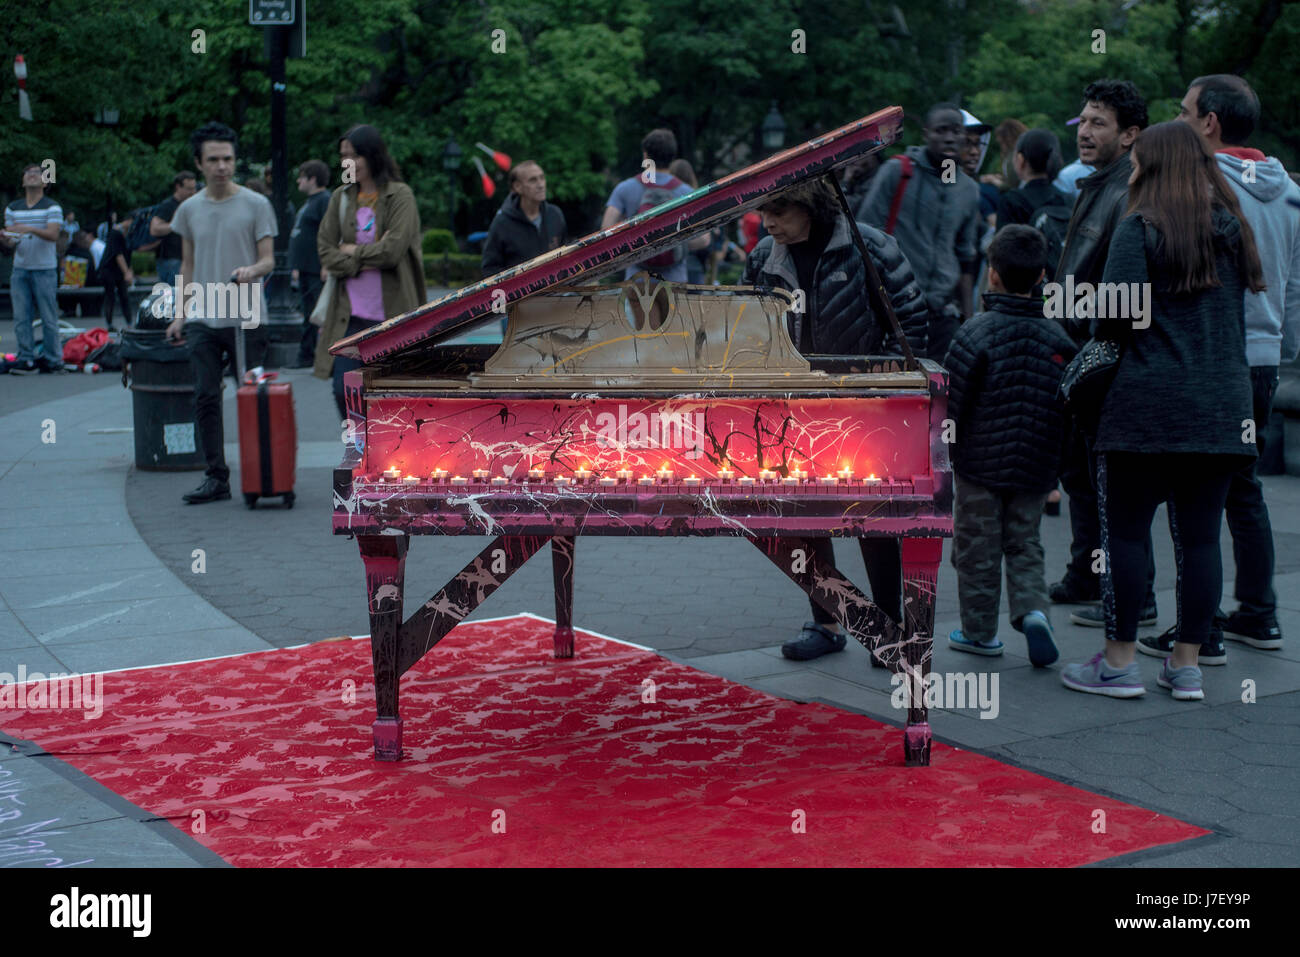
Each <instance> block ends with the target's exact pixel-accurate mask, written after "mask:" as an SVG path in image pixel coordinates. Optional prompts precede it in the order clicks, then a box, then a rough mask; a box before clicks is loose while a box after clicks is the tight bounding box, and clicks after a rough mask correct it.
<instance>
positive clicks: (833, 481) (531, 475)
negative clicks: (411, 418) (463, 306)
mask: <svg viewBox="0 0 1300 957" xmlns="http://www.w3.org/2000/svg"><path fill="white" fill-rule="evenodd" d="M471 475H472V478H466V477H464V476H462V475H449V474H448V472H447V470H446V469H434V470H433V473H432V475H431V476H430V478H431V480H432V481H434V482H449V483H450V484H452V485H469V484H470V483H471V482H473V483H474V484H477V485H488V484H491V485H509V484H510V481H511V480H510V479H508V478H506V477H505V476H502V475H495V476H490V475H489V473H488V470H487V469H475V470H474V471H473V472H472V473H471ZM383 476H384V480H385V481H388V482H401V483H402V484H403V485H418V484H420V483H421V482H423V481H425V479H424V478H423V477H421V476H418V475H402V472H401V470H400V469H398V468H389V469H385V470H384V472H383ZM593 477H594V476H593V473H592V472H591V470H590V469H587V468H580V469H577V470H575V471H574V473H573V477H572V478H569V477H568V476H564V475H555V474H552V476H551V482H552V483H553V484H555V485H588V484H592V479H593ZM546 478H547V475H546V472H545V471H544V470H543V469H529V470H528V481H530V482H543V481H546ZM675 478H676V473H674V472H673V470H672V469H670V468H668V466H666V465H665V466H664V467H663V468H661V469H659V470H658V471H656V472H655V473H654V475H642V476H641V477H640V478H639V479H638V478H635V477H634V476H633V474H632V470H631V469H627V468H622V469H619V470H618V471H617V472H615V473H614V476H613V477H610V476H602V477H600V478H599V479H596V481H595V483H594V484H596V485H603V486H611V485H630V484H632V483H633V482H634V481H635V483H636V484H637V485H656V484H663V483H668V482H672V481H674V480H675ZM717 478H718V480H719V481H721V482H723V483H727V482H735V483H736V484H738V485H754V484H759V483H769V484H780V485H798V484H800V483H802V482H809V481H812V479H811V478H810V477H809V475H808V472H807V471H806V470H804V469H798V468H795V469H791V470H790V474H789V475H786V476H784V477H783V476H782V475H781V474H780V473H779V472H777V471H775V470H774V469H760V470H759V473H758V478H757V479H754V478H753V477H752V476H749V475H742V476H740V477H739V478H737V477H736V472H735V470H734V469H728V468H723V469H718V476H717ZM703 481H704V480H703V479H701V478H699V477H698V476H695V475H688V476H686V477H685V478H683V479H682V480H681V482H682V484H684V485H700V484H702V483H703ZM852 481H854V477H853V470H852V469H850V468H847V467H845V468H842V469H840V470H839V471H838V472H836V473H835V474H833V475H819V476H817V478H816V482H817V483H818V484H820V485H838V484H839V483H841V482H844V483H846V484H847V483H849V482H852ZM857 481H859V482H862V483H865V484H869V485H870V484H875V483H877V482H880V481H881V479H879V478H877V477H876V476H875V475H874V474H872V475H868V476H866V477H865V478H859V479H857Z"/></svg>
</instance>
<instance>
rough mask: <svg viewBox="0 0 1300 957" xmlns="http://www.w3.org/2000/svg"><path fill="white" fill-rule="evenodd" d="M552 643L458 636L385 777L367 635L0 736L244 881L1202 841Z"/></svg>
mask: <svg viewBox="0 0 1300 957" xmlns="http://www.w3.org/2000/svg"><path fill="white" fill-rule="evenodd" d="M550 635H551V626H550V625H549V624H548V623H545V622H543V621H540V620H538V619H535V618H529V617H516V618H509V619H504V620H498V621H493V622H479V623H470V624H464V625H461V626H460V627H459V628H457V629H456V630H455V631H454V632H452V633H451V634H450V635H449V636H448V637H447V638H446V639H444V640H443V642H442V643H441V644H440V645H439V646H438V648H437V649H436V650H435V651H434V652H433V653H432V654H431V655H429V656H428V657H426V658H425V659H424V660H423V661H422V662H420V663H419V664H418V665H416V667H415V668H414V669H413V670H412V671H411V672H410V673H408V674H407V676H406V677H405V678H404V679H403V681H402V698H401V701H402V717H403V719H404V722H405V745H406V751H407V757H406V758H405V759H404V760H403V761H402V762H400V763H397V764H381V763H377V762H375V761H374V760H373V759H372V757H371V742H370V723H371V721H372V720H373V718H374V698H373V688H372V686H371V683H370V644H369V642H367V641H341V642H324V643H320V644H315V645H310V646H308V647H305V648H298V649H289V650H282V651H272V652H265V653H259V654H249V655H241V656H238V657H235V658H224V659H220V660H216V661H205V662H197V663H193V664H184V665H170V666H166V667H160V668H150V669H141V670H135V671H127V672H119V673H114V674H109V675H106V676H105V678H104V714H103V716H102V717H101V718H100V719H98V720H96V721H84V720H83V719H82V717H81V712H78V711H72V710H67V711H62V712H60V711H28V712H7V713H0V721H3V725H4V728H5V730H6V731H8V732H10V733H11V734H15V735H18V736H20V737H24V738H28V739H31V740H34V741H36V742H37V743H39V744H40V745H41V746H42V747H44V748H45V749H46V750H48V751H50V752H53V753H56V754H58V755H59V756H60V757H61V758H62V759H63V760H65V761H67V762H69V763H70V764H72V765H73V766H75V767H77V768H79V769H80V770H82V771H84V772H85V773H87V774H89V775H90V776H92V777H94V778H95V779H96V780H97V781H99V782H101V783H102V784H104V785H106V786H107V787H109V788H112V789H113V790H114V791H116V792H118V793H119V794H121V795H122V796H123V797H125V798H127V799H128V800H130V801H132V802H134V803H135V804H136V805H138V806H140V807H142V808H145V809H147V810H148V811H150V812H152V813H155V814H157V815H159V816H162V817H167V818H170V819H171V820H172V821H173V822H174V823H175V824H176V826H177V827H179V828H181V829H183V830H185V831H187V832H193V830H194V828H193V822H194V821H195V820H196V818H195V814H194V812H195V811H202V812H203V818H204V823H205V825H206V832H205V833H197V834H195V835H194V836H195V837H196V839H197V840H199V841H201V842H202V843H203V844H205V845H206V846H208V847H210V848H211V849H212V850H214V851H215V852H216V853H218V854H220V855H221V856H222V857H223V858H225V859H226V860H228V861H230V862H231V863H233V864H237V865H240V866H249V867H257V866H263V867H265V866H276V867H286V866H337V865H344V866H377V865H378V866H383V865H405V866H420V865H462V866H466V865H467V866H482V865H518V866H530V865H623V866H628V865H657V866H756V865H761V866H782V865H794V866H802V865H816V866H852V865H873V866H917V865H921V866H929V865H939V866H972V865H974V866H1006V865H1010V866H1073V865H1079V864H1086V863H1089V862H1092V861H1098V860H1102V859H1105V858H1108V857H1113V856H1115V855H1118V854H1125V853H1129V852H1132V851H1137V850H1141V849H1142V848H1148V847H1153V846H1156V845H1161V844H1167V843H1171V842H1175V841H1181V840H1186V839H1188V838H1192V837H1197V836H1199V835H1202V834H1205V833H1207V832H1206V831H1204V830H1202V829H1201V828H1198V827H1193V826H1192V825H1189V824H1186V823H1184V822H1182V821H1178V820H1176V819H1173V818H1169V817H1166V816H1164V815H1161V814H1157V813H1155V812H1153V811H1149V810H1145V809H1143V808H1140V807H1135V806H1133V805H1129V804H1124V803H1122V802H1119V801H1115V800H1111V799H1109V798H1104V797H1101V796H1099V795H1096V794H1091V793H1089V792H1087V791H1082V790H1079V789H1077V788H1073V787H1070V786H1068V785H1065V784H1061V783H1059V782H1056V781H1053V780H1050V779H1048V778H1045V777H1041V776H1039V775H1037V774H1033V773H1031V772H1029V771H1024V770H1020V769H1018V768H1014V767H1010V766H1008V765H1005V764H1001V763H999V762H997V761H994V760H992V759H990V758H986V757H982V756H980V755H976V754H972V753H970V752H966V751H959V750H956V749H954V748H950V747H947V746H945V745H942V744H939V743H937V742H936V743H935V745H934V752H933V765H932V766H931V767H929V768H906V767H903V766H902V743H901V738H902V733H901V731H900V730H899V729H897V728H894V727H890V726H887V725H883V724H880V723H878V722H876V721H872V720H871V719H869V718H865V717H861V716H859V715H855V714H850V713H847V712H843V711H839V710H837V709H834V708H830V707H826V706H823V705H818V704H806V705H800V704H796V703H793V702H790V701H785V700H782V699H779V698H774V697H771V696H769V695H766V694H763V693H762V692H759V691H755V690H752V689H750V688H747V687H745V686H743V685H738V684H733V683H731V682H729V681H726V680H724V679H722V678H718V677H715V676H713V675H709V674H706V673H704V672H701V671H696V670H694V669H692V668H689V667H686V666H684V665H678V664H674V663H672V662H669V661H667V660H665V659H663V658H660V657H659V656H658V655H656V654H654V653H652V652H647V651H642V650H640V649H637V648H633V647H629V646H627V645H622V644H619V643H616V642H613V641H608V640H605V639H602V638H600V637H597V636H594V635H590V634H588V633H585V632H579V633H578V644H577V653H578V657H577V658H576V659H573V660H572V661H564V662H556V661H554V660H553V659H552V658H551V657H550V655H551V638H550ZM646 679H650V680H651V681H653V682H654V702H653V703H648V702H644V701H643V700H642V698H643V695H645V694H646V691H647V686H646V685H645V684H643V682H645V680H646ZM348 682H352V683H354V684H355V693H354V694H350V693H349V690H348V687H349V686H348ZM353 699H354V700H353ZM1095 809H1102V810H1104V811H1105V812H1106V833H1104V834H1094V833H1093V831H1092V827H1093V821H1094V817H1095V815H1094V810H1095ZM798 812H802V813H801V814H800V813H798ZM800 821H802V822H803V829H804V833H796V832H795V827H796V826H797V825H798V822H800ZM494 822H495V830H494ZM503 828H504V832H502V829H503Z"/></svg>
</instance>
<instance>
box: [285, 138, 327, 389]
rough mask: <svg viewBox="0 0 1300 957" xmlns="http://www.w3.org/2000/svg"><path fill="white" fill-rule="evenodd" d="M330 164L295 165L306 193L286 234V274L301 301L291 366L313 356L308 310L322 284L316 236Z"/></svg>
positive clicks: (302, 365) (313, 329) (313, 335)
mask: <svg viewBox="0 0 1300 957" xmlns="http://www.w3.org/2000/svg"><path fill="white" fill-rule="evenodd" d="M329 184H330V168H329V167H328V166H326V165H325V164H324V163H323V162H321V161H320V160H315V159H314V160H308V161H307V162H305V163H303V164H302V166H300V167H298V192H300V193H303V194H304V195H306V197H307V202H305V203H303V205H302V209H300V210H298V216H297V218H295V219H294V222H293V232H291V233H290V234H289V268H290V269H291V270H292V272H291V273H290V278H291V279H292V280H293V281H294V282H296V283H297V284H298V289H299V291H300V294H301V304H302V339H301V340H299V342H298V361H297V363H296V364H295V368H298V369H306V368H310V367H311V365H312V364H313V362H314V360H315V358H316V327H315V326H314V325H312V322H311V314H312V310H314V309H315V308H316V300H317V299H319V298H320V291H321V288H322V286H323V285H324V284H325V280H323V279H322V278H321V265H320V255H319V254H318V253H317V252H316V236H317V234H318V233H319V232H320V224H321V222H322V221H323V220H324V218H325V210H326V208H327V207H328V206H329V204H330V194H329Z"/></svg>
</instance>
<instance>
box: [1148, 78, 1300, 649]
mask: <svg viewBox="0 0 1300 957" xmlns="http://www.w3.org/2000/svg"><path fill="white" fill-rule="evenodd" d="M1178 118H1179V119H1180V120H1182V121H1183V122H1185V123H1189V124H1191V126H1192V128H1193V129H1195V130H1196V131H1197V132H1198V133H1200V134H1201V137H1202V138H1203V139H1204V140H1205V144H1206V146H1208V147H1209V148H1210V150H1211V151H1213V153H1214V158H1215V159H1216V160H1217V161H1218V163H1219V169H1220V170H1221V171H1222V172H1223V175H1224V176H1225V177H1226V178H1227V180H1228V183H1229V184H1231V186H1232V188H1233V191H1234V192H1236V194H1237V200H1238V201H1239V202H1240V203H1241V212H1242V215H1243V216H1244V217H1245V219H1246V222H1247V223H1249V224H1250V228H1251V229H1252V230H1253V231H1254V233H1255V245H1256V247H1257V248H1258V249H1259V258H1260V262H1261V264H1262V265H1263V267H1264V282H1265V283H1266V284H1267V286H1268V288H1267V289H1265V290H1264V291H1263V292H1261V293H1249V292H1248V293H1247V294H1246V304H1245V318H1246V361H1247V362H1248V363H1249V364H1250V377H1251V383H1252V385H1253V387H1254V390H1253V391H1254V413H1253V414H1254V420H1255V436H1256V444H1257V448H1258V450H1259V452H1260V454H1261V455H1262V454H1263V448H1262V445H1263V441H1264V427H1265V425H1266V423H1267V422H1268V417H1269V413H1270V412H1271V411H1272V407H1273V393H1274V392H1275V391H1276V390H1277V382H1278V375H1277V370H1278V366H1279V364H1281V363H1282V362H1291V361H1292V360H1294V359H1295V358H1296V356H1297V354H1300V213H1297V212H1296V210H1295V209H1294V208H1293V207H1291V206H1289V205H1288V204H1287V199H1294V200H1297V201H1300V187H1298V186H1296V184H1295V183H1294V182H1292V181H1291V178H1290V177H1289V176H1288V175H1287V171H1286V170H1285V169H1284V168H1283V166H1282V164H1281V163H1280V162H1279V161H1278V160H1277V159H1275V158H1274V157H1271V156H1265V155H1264V154H1263V153H1261V152H1260V151H1259V150H1256V149H1251V148H1250V147H1248V146H1246V141H1247V140H1249V139H1250V136H1251V134H1252V133H1253V132H1254V130H1255V124H1256V123H1257V122H1258V121H1259V97H1257V96H1256V95H1255V91H1254V90H1252V89H1251V88H1250V86H1249V85H1248V84H1247V83H1246V81H1245V80H1243V79H1242V78H1241V77H1239V76H1232V75H1230V74H1216V75H1214V76H1202V77H1197V78H1196V79H1195V80H1193V81H1192V83H1191V86H1190V87H1189V88H1188V90H1187V95H1186V96H1184V97H1183V101H1182V104H1181V109H1180V110H1179V114H1178ZM1256 461H1257V460H1255V459H1252V460H1251V464H1250V467H1249V468H1247V469H1243V470H1242V471H1241V472H1240V473H1238V474H1237V475H1236V476H1234V478H1233V480H1232V485H1231V486H1230V487H1229V490H1228V503H1227V509H1226V511H1227V515H1228V528H1229V530H1230V531H1231V532H1232V552H1233V556H1234V558H1235V559H1236V563H1237V579H1236V587H1235V595H1236V598H1237V601H1238V603H1239V605H1240V607H1239V608H1238V610H1237V611H1235V612H1233V613H1232V614H1231V615H1228V616H1227V618H1226V619H1224V621H1223V631H1224V637H1225V638H1228V639H1230V640H1235V641H1242V642H1245V643H1246V644H1248V645H1251V646H1253V647H1255V648H1269V649H1273V648H1281V647H1282V632H1281V629H1280V628H1279V627H1278V624H1277V595H1276V594H1275V593H1274V591H1273V531H1272V527H1271V526H1270V524H1269V519H1268V507H1267V506H1266V505H1265V504H1264V490H1263V487H1262V486H1261V485H1260V483H1259V479H1257V478H1256V477H1255V462H1256ZM1163 638H1165V635H1161V636H1160V638H1159V639H1157V638H1151V639H1147V641H1149V642H1153V643H1154V642H1157V641H1159V640H1160V639H1163ZM1142 650H1149V649H1146V648H1143V649H1142ZM1152 653H1155V652H1152Z"/></svg>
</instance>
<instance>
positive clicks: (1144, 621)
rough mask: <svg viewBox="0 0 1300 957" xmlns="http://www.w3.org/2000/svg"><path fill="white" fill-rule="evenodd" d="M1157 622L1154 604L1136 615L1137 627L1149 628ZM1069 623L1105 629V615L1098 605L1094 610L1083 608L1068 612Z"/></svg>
mask: <svg viewBox="0 0 1300 957" xmlns="http://www.w3.org/2000/svg"><path fill="white" fill-rule="evenodd" d="M1157 620H1159V615H1158V614H1157V613H1156V606H1155V603H1154V602H1153V603H1152V604H1150V605H1147V606H1146V607H1145V608H1143V609H1142V611H1141V613H1140V614H1139V615H1138V624H1139V625H1145V626H1147V627H1150V626H1151V625H1154V624H1155V623H1156V621H1157ZM1070 621H1072V622H1074V623H1075V624H1076V625H1083V626H1084V627H1085V628H1105V627H1106V614H1105V612H1104V611H1103V609H1102V607H1101V606H1100V605H1098V606H1097V607H1096V608H1085V609H1083V610H1082V611H1072V612H1070Z"/></svg>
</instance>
